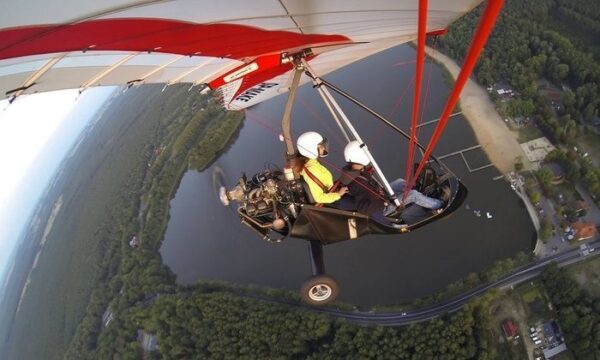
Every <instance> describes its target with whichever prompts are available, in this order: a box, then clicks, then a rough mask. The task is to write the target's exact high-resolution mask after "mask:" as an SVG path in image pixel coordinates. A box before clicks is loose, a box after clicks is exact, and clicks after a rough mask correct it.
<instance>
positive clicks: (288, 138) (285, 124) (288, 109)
mask: <svg viewBox="0 0 600 360" xmlns="http://www.w3.org/2000/svg"><path fill="white" fill-rule="evenodd" d="M302 70H303V69H302V67H299V66H296V67H294V78H293V79H292V85H291V86H290V94H289V95H288V98H287V102H286V103H285V110H284V111H283V119H281V128H282V132H283V139H284V140H285V146H286V148H287V157H288V159H289V158H291V157H292V156H294V153H295V150H294V143H293V142H292V129H291V123H290V116H291V114H292V106H293V105H294V99H295V98H296V91H297V90H298V84H300V76H302Z"/></svg>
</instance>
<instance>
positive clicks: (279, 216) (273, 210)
mask: <svg viewBox="0 0 600 360" xmlns="http://www.w3.org/2000/svg"><path fill="white" fill-rule="evenodd" d="M219 196H220V198H221V202H223V204H224V205H228V204H229V203H230V202H231V201H235V202H237V203H238V214H239V216H240V218H241V220H242V223H244V224H245V225H248V226H249V227H250V228H252V229H253V230H255V231H256V232H258V233H259V235H260V236H261V237H263V238H264V239H265V240H268V241H281V239H278V240H272V239H271V237H270V235H269V233H270V232H271V231H276V232H278V233H280V234H282V235H284V236H287V234H288V232H289V230H290V229H291V226H292V224H293V222H294V220H295V217H296V211H297V207H296V203H297V202H302V201H303V200H304V193H303V190H302V186H301V185H300V184H298V183H297V182H296V181H295V180H293V179H290V180H286V178H285V177H284V176H283V173H282V172H281V171H279V170H271V169H266V170H264V171H262V172H260V173H257V174H256V175H254V176H253V177H252V178H251V179H250V180H248V179H247V177H246V175H245V174H243V175H242V176H241V177H240V179H239V181H238V184H237V185H236V186H235V187H233V188H232V189H231V190H225V189H224V188H221V189H220V194H219Z"/></svg>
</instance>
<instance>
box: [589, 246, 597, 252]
mask: <svg viewBox="0 0 600 360" xmlns="http://www.w3.org/2000/svg"><path fill="white" fill-rule="evenodd" d="M588 251H589V252H594V251H596V248H593V247H591V248H590V249H589V250H588Z"/></svg>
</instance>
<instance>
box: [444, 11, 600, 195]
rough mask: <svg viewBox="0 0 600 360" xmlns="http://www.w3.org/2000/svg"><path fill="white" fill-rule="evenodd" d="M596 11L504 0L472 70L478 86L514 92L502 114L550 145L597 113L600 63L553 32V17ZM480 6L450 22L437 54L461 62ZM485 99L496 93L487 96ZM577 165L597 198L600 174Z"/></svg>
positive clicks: (572, 135)
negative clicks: (529, 125)
mask: <svg viewBox="0 0 600 360" xmlns="http://www.w3.org/2000/svg"><path fill="white" fill-rule="evenodd" d="M598 7H599V6H598V4H597V3H593V2H587V1H580V0H578V1H564V0H509V1H506V2H505V6H504V9H503V10H502V12H501V15H500V17H499V19H498V22H497V25H496V28H495V29H494V31H493V33H492V35H491V36H490V39H489V41H488V44H487V45H486V48H485V51H484V52H483V53H482V55H481V57H480V59H479V63H478V65H477V68H476V70H475V75H476V78H477V81H478V82H479V83H481V84H482V85H486V86H489V85H491V84H494V83H496V82H498V81H507V82H508V83H510V85H512V87H513V88H514V89H515V90H516V91H517V93H518V95H517V96H516V97H515V98H513V99H511V100H509V101H508V102H507V103H506V105H503V107H504V110H505V112H506V113H507V114H508V115H511V116H530V117H532V118H533V120H534V121H535V122H536V123H537V124H538V126H539V128H540V129H541V130H542V131H543V133H544V134H545V135H546V136H547V137H548V138H550V139H551V140H552V141H553V142H554V143H558V144H565V145H567V146H569V147H572V146H573V145H575V144H576V140H577V138H578V137H579V136H580V135H581V133H582V132H583V131H585V129H586V127H587V126H589V124H590V121H592V120H593V118H594V117H595V116H597V115H598V111H599V109H600V63H599V62H598V61H597V60H596V59H595V58H594V57H593V56H592V54H591V53H590V52H589V51H588V50H587V49H586V48H584V47H582V46H575V45H574V44H573V42H572V40H571V39H570V38H568V37H567V36H565V35H564V34H563V33H559V32H557V31H555V30H553V29H554V27H555V24H556V23H557V22H560V19H561V17H560V16H559V15H557V14H559V13H561V12H562V13H566V11H567V10H566V9H568V12H569V14H571V15H570V16H571V17H573V16H575V15H574V14H579V15H581V16H586V17H590V16H591V17H594V16H595V15H594V14H596V15H598V11H599V10H598ZM482 8H483V7H480V8H479V9H478V10H476V11H473V12H472V13H469V14H467V15H466V16H465V17H464V18H463V19H461V20H460V21H458V22H456V23H455V24H453V25H452V26H451V27H450V31H449V32H448V34H447V35H446V36H445V37H443V39H442V41H441V44H442V50H443V51H444V52H446V53H447V54H449V55H450V56H451V57H453V58H454V59H456V60H457V61H458V62H462V60H463V59H464V56H465V52H466V50H467V48H468V46H469V44H470V41H471V38H472V35H473V30H474V29H475V27H476V25H477V21H478V19H479V16H480V14H481V10H482ZM561 9H562V10H561ZM595 19H598V17H597V16H596V17H595ZM586 24H587V23H585V22H581V23H579V24H578V26H580V27H586V29H587V30H586V31H587V32H588V33H589V32H591V31H594V30H593V29H592V27H588V25H586ZM590 26H591V25H590ZM596 40H597V38H596ZM596 42H597V41H596ZM542 79H547V80H549V81H550V82H552V83H554V84H555V85H556V86H557V87H558V88H560V89H561V90H551V91H554V92H556V91H559V92H561V95H560V96H561V99H560V105H559V103H555V104H554V107H553V105H552V102H551V101H550V100H549V99H548V97H547V95H546V92H545V91H546V90H547V89H543V88H542V87H540V83H541V80H542ZM562 89H564V91H563V90H562ZM491 96H492V98H494V97H496V96H497V95H496V94H495V93H494V92H492V95H491ZM577 162H578V163H580V164H579V165H577V166H578V170H577V171H576V172H577V173H578V175H577V176H579V177H580V178H583V179H585V182H586V185H587V187H588V190H589V191H590V192H591V193H592V194H595V195H596V196H598V197H600V176H599V175H600V174H598V171H597V170H596V169H594V167H593V166H591V164H589V163H588V161H587V160H585V161H580V160H579V159H578V160H577ZM572 174H574V172H572Z"/></svg>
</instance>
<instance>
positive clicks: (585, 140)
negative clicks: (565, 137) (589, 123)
mask: <svg viewBox="0 0 600 360" xmlns="http://www.w3.org/2000/svg"><path fill="white" fill-rule="evenodd" d="M577 144H579V146H580V147H581V150H583V152H584V153H586V152H587V153H588V156H589V157H590V158H591V159H592V161H593V163H594V164H600V135H598V134H595V133H593V132H592V131H589V130H588V131H585V132H584V133H583V134H581V136H579V137H578V138H577Z"/></svg>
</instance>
